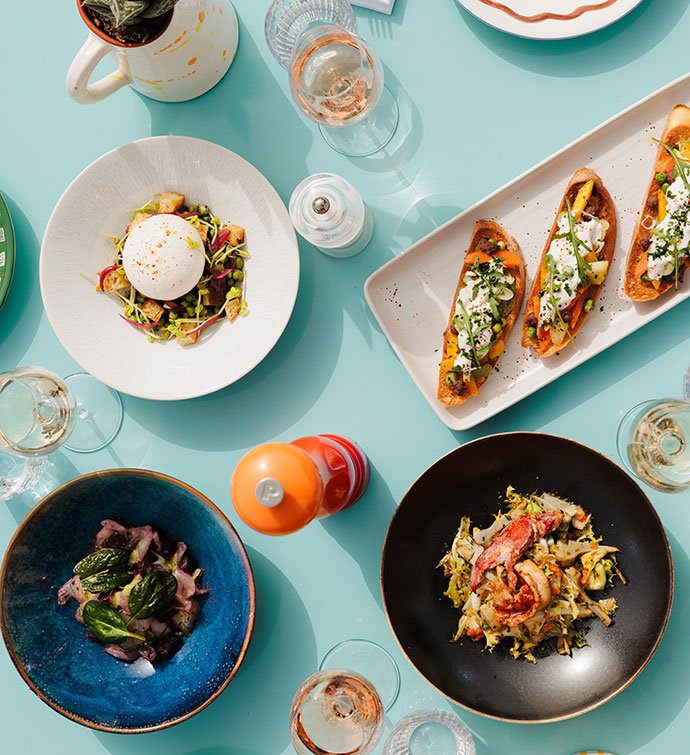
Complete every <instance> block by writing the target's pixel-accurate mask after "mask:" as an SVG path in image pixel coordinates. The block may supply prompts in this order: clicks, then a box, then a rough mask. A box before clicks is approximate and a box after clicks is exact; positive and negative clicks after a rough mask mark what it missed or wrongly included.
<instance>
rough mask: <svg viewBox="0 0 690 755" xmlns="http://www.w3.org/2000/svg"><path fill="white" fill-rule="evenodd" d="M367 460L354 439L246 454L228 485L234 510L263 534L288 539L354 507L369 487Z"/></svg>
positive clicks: (318, 438)
mask: <svg viewBox="0 0 690 755" xmlns="http://www.w3.org/2000/svg"><path fill="white" fill-rule="evenodd" d="M369 477H370V470H369V460H368V459H367V457H366V455H365V453H364V452H363V451H362V449H361V448H360V447H359V446H358V445H357V444H356V443H355V442H354V441H352V440H349V439H348V438H343V437H341V436H339V435H310V436H307V437H305V438H298V439H297V440H293V441H292V443H264V444H263V445H261V446H257V447H256V448H254V449H252V450H251V451H249V452H248V453H246V454H245V455H244V456H243V457H242V458H241V459H240V461H239V464H238V465H237V467H235V471H234V472H233V475H232V480H231V481H230V495H231V496H232V502H233V505H234V506H235V510H236V511H237V513H238V514H239V516H240V518H241V519H242V521H243V522H244V523H245V524H247V525H248V526H249V527H252V528H253V529H255V530H257V531H258V532H263V533H264V534H265V535H289V534H290V533H291V532H296V531H297V530H300V529H302V527H305V526H306V525H307V524H309V522H311V520H312V519H322V518H323V517H327V516H331V515H332V514H336V513H337V512H338V511H342V510H343V509H346V508H348V507H349V506H352V504H353V503H355V501H357V500H358V499H359V498H360V497H361V495H362V494H363V493H364V491H365V490H366V487H367V485H368V484H369Z"/></svg>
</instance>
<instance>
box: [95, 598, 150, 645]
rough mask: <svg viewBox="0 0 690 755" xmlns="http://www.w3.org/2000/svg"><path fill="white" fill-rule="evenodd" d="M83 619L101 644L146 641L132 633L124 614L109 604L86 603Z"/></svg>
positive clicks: (99, 602) (96, 601) (139, 635)
mask: <svg viewBox="0 0 690 755" xmlns="http://www.w3.org/2000/svg"><path fill="white" fill-rule="evenodd" d="M82 618H83V619H84V624H85V625H86V628H87V629H88V630H89V632H91V634H92V635H93V636H94V637H95V638H96V639H97V640H100V641H101V642H107V643H114V644H116V645H119V644H120V643H121V642H124V641H125V640H126V639H127V638H128V637H133V638H134V639H135V640H144V641H145V640H146V637H144V636H143V635H141V634H134V633H133V632H130V631H129V630H128V629H127V625H126V624H125V620H124V618H123V617H122V614H121V613H120V612H119V611H116V610H115V609H114V608H111V607H110V606H109V605H108V604H107V603H101V601H100V600H89V601H88V602H87V603H84V610H83V613H82Z"/></svg>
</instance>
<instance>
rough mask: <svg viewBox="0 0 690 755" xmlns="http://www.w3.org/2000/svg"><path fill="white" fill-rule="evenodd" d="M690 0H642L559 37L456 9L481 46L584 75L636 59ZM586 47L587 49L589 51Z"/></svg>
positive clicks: (536, 65)
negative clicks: (521, 32)
mask: <svg viewBox="0 0 690 755" xmlns="http://www.w3.org/2000/svg"><path fill="white" fill-rule="evenodd" d="M688 2H690V0H676V2H672V3H669V2H666V3H664V4H663V12H662V11H661V9H660V7H659V6H660V3H658V2H652V0H645V2H643V3H642V4H641V5H639V6H638V7H637V8H635V10H633V11H631V12H630V13H628V14H627V15H626V16H624V17H623V18H622V19H621V20H620V21H618V22H616V23H615V24H612V25H611V26H609V27H607V28H605V29H601V30H600V31H597V32H594V33H592V34H586V35H584V36H582V37H575V38H574V39H563V40H553V41H551V40H530V39H524V38H522V37H515V36H512V35H510V34H506V33H504V32H501V31H498V30H497V29H493V28H492V27H490V26H487V25H486V24H484V23H483V22H482V21H479V20H478V19H477V18H475V17H474V16H473V15H472V14H470V13H468V12H467V11H466V10H464V8H462V7H461V6H460V5H457V9H458V13H459V14H460V15H461V16H462V19H463V21H464V22H465V23H466V24H467V26H468V27H469V28H470V30H471V31H472V33H473V34H475V35H476V36H477V37H478V38H479V39H480V40H481V41H482V42H483V43H484V44H485V45H486V46H487V47H489V48H491V50H493V51H494V52H495V53H496V54H497V55H500V56H501V57H502V58H504V59H505V60H507V61H509V62H510V63H513V64H514V65H516V66H520V68H525V69H527V70H530V71H535V72H537V73H541V74H546V75H548V76H571V77H578V76H590V75H592V74H596V73H602V72H604V71H611V70H614V69H616V68H620V67H621V66H624V65H626V64H627V63H629V62H630V61H631V60H637V59H638V58H640V57H642V56H643V55H644V54H645V53H647V52H649V51H650V50H652V49H654V48H655V47H656V46H657V45H659V44H661V43H662V42H663V40H664V38H665V37H666V36H667V35H668V34H669V32H670V31H671V30H672V29H673V28H674V27H675V26H676V25H677V24H678V21H679V20H680V19H681V18H682V16H683V14H684V13H685V11H686V9H687V6H688ZM589 53H592V54H589Z"/></svg>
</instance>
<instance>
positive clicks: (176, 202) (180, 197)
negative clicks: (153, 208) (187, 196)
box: [158, 191, 184, 212]
mask: <svg viewBox="0 0 690 755" xmlns="http://www.w3.org/2000/svg"><path fill="white" fill-rule="evenodd" d="M183 204H184V194H178V193H177V192H175V191H166V192H165V193H164V194H161V198H160V202H159V204H158V212H177V211H178V210H179V209H180V207H182V205H183Z"/></svg>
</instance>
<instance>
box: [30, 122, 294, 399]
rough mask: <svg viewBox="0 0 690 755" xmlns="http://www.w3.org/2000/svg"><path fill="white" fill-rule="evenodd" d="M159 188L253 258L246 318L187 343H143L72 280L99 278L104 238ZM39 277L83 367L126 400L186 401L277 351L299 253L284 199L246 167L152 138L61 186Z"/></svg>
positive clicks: (102, 299)
mask: <svg viewBox="0 0 690 755" xmlns="http://www.w3.org/2000/svg"><path fill="white" fill-rule="evenodd" d="M164 191H177V192H180V193H182V194H184V195H185V197H186V201H187V202H188V203H190V204H207V205H208V206H209V207H210V208H211V211H212V212H213V213H214V214H215V215H216V216H217V217H219V218H220V219H221V220H222V221H223V222H228V223H234V224H236V225H241V226H244V228H245V229H246V247H245V248H246V249H247V251H248V252H249V253H250V254H251V258H250V259H248V260H247V262H246V265H245V270H246V271H247V280H246V299H247V304H248V306H249V314H248V316H247V317H238V318H237V319H236V320H235V321H234V322H232V323H231V322H227V321H226V320H222V321H220V322H219V323H218V324H216V325H211V326H209V327H208V328H207V329H205V330H204V331H202V332H201V334H200V335H199V339H198V341H197V343H196V344H194V345H193V346H178V345H177V343H176V342H175V341H168V342H163V343H161V342H154V343H149V341H148V340H147V339H146V337H145V336H144V335H143V334H142V333H141V332H140V331H138V330H137V329H136V328H133V327H132V326H131V325H129V324H128V323H127V322H125V321H124V320H123V319H122V318H121V317H119V315H120V314H121V313H122V308H121V307H120V305H119V303H118V302H117V301H116V300H115V299H114V298H113V297H111V296H108V295H106V294H102V293H98V292H97V291H96V290H95V288H94V286H93V285H91V284H90V283H89V282H88V281H86V280H84V278H83V277H82V276H81V275H80V273H83V274H85V275H87V276H88V277H89V278H90V279H91V280H93V281H97V280H98V271H99V270H102V269H103V268H104V267H106V266H107V265H111V264H112V263H113V259H114V251H113V241H112V239H110V238H106V237H105V236H122V234H123V233H124V230H125V228H126V227H127V224H128V223H129V221H130V219H131V216H132V209H133V208H135V207H141V206H142V205H144V204H146V203H147V202H148V201H149V200H150V199H151V197H152V196H153V195H154V194H159V193H161V192H164ZM40 280H41V294H42V296H43V304H44V306H45V310H46V314H47V315H48V320H49V321H50V324H51V325H52V326H53V330H54V331H55V334H56V335H57V337H58V338H59V340H60V342H61V343H62V345H63V346H64V347H65V349H67V351H68V352H69V353H70V355H71V356H72V357H73V359H74V360H75V361H76V362H78V363H79V364H80V365H81V367H82V368H83V369H84V370H86V371H87V372H90V373H91V374H92V375H93V376H94V377H96V378H98V379H99V380H100V381H102V382H103V383H106V385H109V386H111V387H112V388H115V389H116V390H118V391H121V392H123V393H127V394H129V395H131V396H139V397H140V398H147V399H161V400H178V399H187V398H193V397H195V396H203V395H205V394H207V393H212V392H213V391H217V390H219V389H220V388H224V387H225V386H227V385H230V384H231V383H234V382H235V381H236V380H239V379H240V378H241V377H242V376H243V375H246V374H247V373H248V372H249V371H250V370H251V369H253V368H254V367H256V365H257V364H259V362H260V361H261V360H262V359H263V358H264V357H265V356H266V355H267V354H268V353H269V351H270V350H271V349H272V348H273V346H274V345H275V343H276V341H277V340H278V338H280V335H281V334H282V332H283V330H284V329H285V326H286V325H287V322H288V320H289V318H290V314H291V313H292V308H293V306H294V304H295V299H296V297H297V287H298V283H299V251H298V248H297V239H296V237H295V232H294V230H293V228H292V223H291V222H290V217H289V215H288V213H287V210H286V209H285V206H284V205H283V202H282V201H281V199H280V197H279V196H278V194H277V192H276V191H275V189H274V188H273V187H272V186H271V184H270V183H269V182H268V181H267V180H266V179H265V178H264V176H262V175H261V173H259V171H258V170H257V169H256V168H254V167H253V166H251V165H250V164H249V163H248V162H247V161H246V160H244V159H243V158H241V157H239V156H238V155H236V154H235V153H234V152H230V150H227V149H225V148H224V147H220V146H218V145H217V144H212V143H211V142H206V141H203V140H201V139H192V138H189V137H183V136H154V137H150V138H148V139H141V140H139V141H136V142H130V143H129V144H124V145H123V146H121V147H118V148H117V149H114V150H113V151H112V152H108V153H107V154H105V155H103V156H102V157H99V158H98V159H97V160H96V161H94V162H93V163H91V165H89V166H88V167H87V168H86V169H85V170H83V171H82V172H81V173H80V174H79V175H78V176H77V177H76V178H75V179H74V181H72V183H71V184H70V185H69V186H68V187H67V189H66V191H65V193H64V194H63V195H62V197H61V198H60V201H59V202H58V203H57V205H56V207H55V209H54V210H53V214H52V215H51V217H50V220H49V221H48V226H47V227H46V232H45V235H44V237H43V245H42V247H41V263H40Z"/></svg>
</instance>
